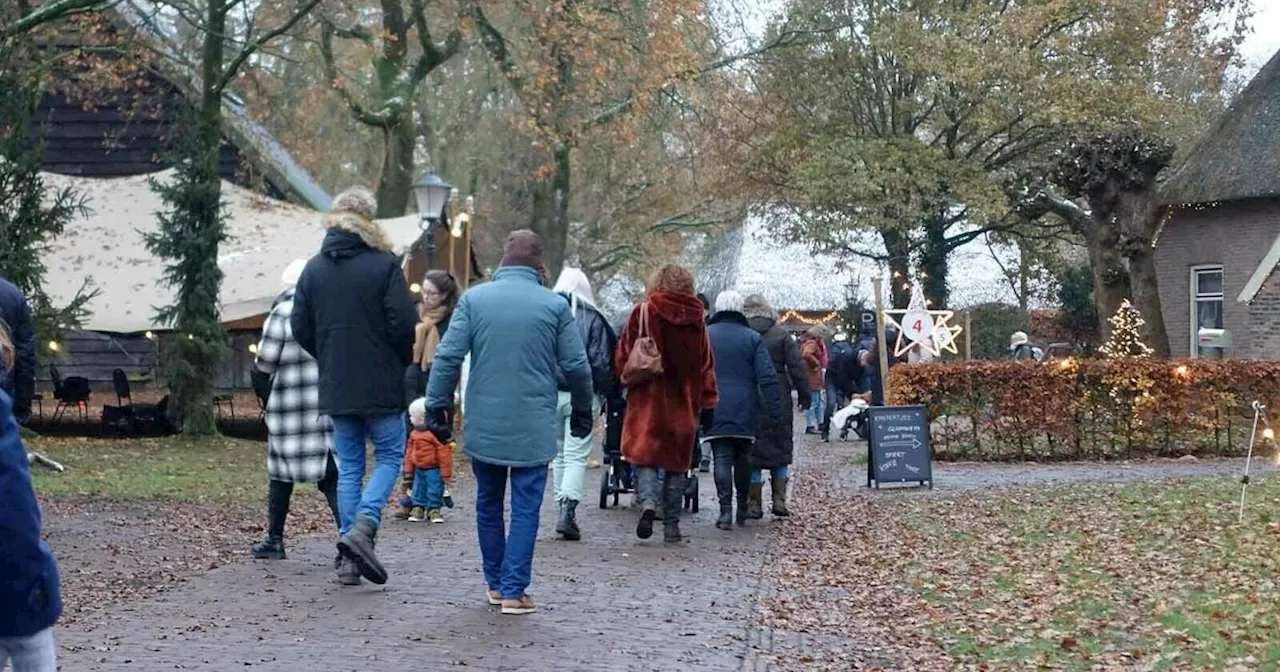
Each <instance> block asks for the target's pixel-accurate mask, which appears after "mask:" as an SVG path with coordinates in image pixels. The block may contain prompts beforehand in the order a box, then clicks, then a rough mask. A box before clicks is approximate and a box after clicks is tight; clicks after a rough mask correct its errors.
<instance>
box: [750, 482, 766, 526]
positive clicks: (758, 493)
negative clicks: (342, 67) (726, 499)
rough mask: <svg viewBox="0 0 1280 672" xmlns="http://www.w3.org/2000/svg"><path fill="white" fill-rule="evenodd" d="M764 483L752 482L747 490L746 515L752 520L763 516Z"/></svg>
mask: <svg viewBox="0 0 1280 672" xmlns="http://www.w3.org/2000/svg"><path fill="white" fill-rule="evenodd" d="M763 490H764V484H763V483H752V484H751V488H750V489H748V490H747V517H748V518H751V519H752V520H760V519H761V518H764V492H763Z"/></svg>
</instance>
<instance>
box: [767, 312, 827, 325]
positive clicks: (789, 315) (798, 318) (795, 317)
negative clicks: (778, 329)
mask: <svg viewBox="0 0 1280 672" xmlns="http://www.w3.org/2000/svg"><path fill="white" fill-rule="evenodd" d="M838 317H840V312H839V311H835V310H833V311H831V312H829V313H827V314H826V315H825V316H823V317H820V318H817V319H813V318H808V317H805V316H804V315H801V314H800V313H798V312H796V311H794V310H788V311H787V312H786V313H784V314H783V315H782V317H781V318H779V319H778V321H779V322H792V321H795V322H800V323H801V324H808V325H810V326H818V325H820V324H826V323H828V322H830V321H831V320H834V319H836V318H838Z"/></svg>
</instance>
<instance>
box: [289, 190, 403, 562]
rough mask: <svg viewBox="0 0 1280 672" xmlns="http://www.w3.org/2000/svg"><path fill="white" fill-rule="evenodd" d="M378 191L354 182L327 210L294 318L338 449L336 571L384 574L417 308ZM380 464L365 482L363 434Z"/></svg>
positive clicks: (296, 299)
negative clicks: (379, 218)
mask: <svg viewBox="0 0 1280 672" xmlns="http://www.w3.org/2000/svg"><path fill="white" fill-rule="evenodd" d="M375 210H376V206H375V202H374V199H373V194H372V193H371V192H370V191H369V190H368V189H364V188H362V187H356V188H352V189H348V190H347V191H344V192H342V193H341V194H339V195H338V196H337V198H335V199H334V201H333V211H332V212H331V213H330V214H328V215H326V216H325V218H324V224H325V227H326V228H327V229H328V230H327V231H326V233H325V237H324V242H322V243H321V245H320V253H319V254H317V255H315V256H314V257H312V258H311V260H310V261H308V262H307V265H306V268H304V269H303V271H302V275H301V277H299V278H298V285H297V288H296V289H295V290H294V296H293V313H292V314H291V316H290V319H289V323H290V326H291V327H292V328H293V337H294V338H295V339H296V340H297V342H298V345H300V346H301V347H302V349H303V350H305V351H306V352H307V353H308V354H310V355H311V356H312V357H314V358H315V359H316V363H317V367H318V370H319V391H320V406H319V412H320V413H323V414H325V415H328V416H329V417H330V418H331V419H332V421H333V448H334V452H335V453H336V454H337V457H338V513H339V516H340V519H341V524H340V529H339V532H340V534H341V539H340V540H339V541H338V551H339V552H340V553H341V554H342V556H343V558H344V559H345V560H344V561H343V562H342V563H340V566H339V567H338V578H339V580H340V581H341V582H342V583H344V584H348V585H355V584H358V583H360V577H362V576H363V577H364V578H366V579H368V580H370V581H372V582H374V583H376V584H382V583H386V581H387V570H386V568H385V567H383V566H382V562H381V561H380V560H379V559H378V556H377V554H376V552H375V550H374V547H375V545H376V542H377V536H378V527H379V526H380V525H381V523H382V510H383V508H384V507H385V506H386V504H387V498H388V497H390V496H391V491H392V489H393V488H394V487H395V483H396V479H397V478H399V476H400V467H401V465H402V464H403V461H404V447H405V435H406V426H405V420H404V412H405V408H406V406H407V403H406V401H405V394H404V371H405V367H407V366H409V364H410V363H411V362H412V361H413V337H414V325H415V324H417V322H418V313H417V311H416V310H415V309H414V307H413V301H412V300H411V299H410V296H409V285H408V283H407V282H405V278H404V273H403V272H402V271H401V270H400V262H399V260H398V259H397V258H396V255H395V254H394V253H393V252H392V249H391V242H390V241H389V240H388V239H387V236H386V234H385V233H384V232H383V230H382V227H380V226H378V224H377V222H375V221H374V220H373V215H374V211H375ZM370 439H372V441H373V445H374V467H373V473H372V474H371V475H370V477H369V482H368V484H367V485H365V486H364V489H363V491H362V490H361V484H362V483H363V481H364V475H365V461H366V448H365V446H366V443H367V441H369V440H370Z"/></svg>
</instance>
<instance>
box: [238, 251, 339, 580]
mask: <svg viewBox="0 0 1280 672" xmlns="http://www.w3.org/2000/svg"><path fill="white" fill-rule="evenodd" d="M306 263H307V262H306V261H305V260H302V259H299V260H297V261H295V262H293V263H292V264H289V266H288V267H287V268H286V269H285V271H284V274H283V275H282V276H281V279H280V280H281V284H282V285H283V286H284V289H283V291H281V292H280V294H279V296H277V297H276V299H275V303H274V305H273V306H272V307H271V312H270V313H269V314H267V319H266V321H265V322H263V324H262V340H260V341H258V353H257V355H256V356H255V357H254V359H253V365H254V368H255V369H257V370H258V371H260V372H262V373H263V374H266V375H268V376H270V377H271V394H270V395H268V396H267V406H266V409H265V414H264V416H263V417H264V419H265V420H266V423H267V538H266V540H264V541H262V542H261V543H258V544H254V546H253V548H252V549H251V552H252V553H253V557H255V558H258V559H261V560H283V559H284V557H285V549H284V524H285V518H287V517H288V515H289V501H290V500H291V499H292V498H293V485H294V484H295V483H315V484H316V487H317V488H319V489H320V492H322V493H324V498H325V501H327V502H328V503H329V511H330V512H331V513H332V514H333V522H334V528H335V531H337V530H338V529H340V528H341V519H340V517H339V516H338V466H337V464H336V463H335V462H334V459H333V422H332V421H330V419H329V416H327V415H325V414H323V413H321V411H320V369H319V367H317V366H316V360H315V358H313V357H312V356H311V355H309V354H307V352H306V351H305V350H303V349H302V347H301V346H299V345H298V342H297V341H296V340H295V339H294V338H293V328H292V327H291V326H290V324H289V322H290V318H291V316H292V314H293V306H294V301H293V298H294V292H295V286H296V285H297V282H298V278H299V277H301V275H302V269H303V268H304V267H305V266H306Z"/></svg>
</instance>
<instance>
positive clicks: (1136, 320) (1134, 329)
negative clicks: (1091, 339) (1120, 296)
mask: <svg viewBox="0 0 1280 672" xmlns="http://www.w3.org/2000/svg"><path fill="white" fill-rule="evenodd" d="M1107 321H1108V322H1110V323H1111V336H1110V337H1109V338H1108V339H1107V342H1106V343H1104V344H1103V345H1102V347H1101V348H1099V349H1098V351H1099V352H1101V353H1102V354H1103V355H1104V356H1106V358H1107V359H1120V358H1122V357H1150V356H1151V354H1152V353H1153V352H1155V351H1154V350H1152V349H1151V347H1150V346H1148V345H1147V344H1146V343H1143V342H1142V337H1141V330H1142V325H1144V324H1146V323H1147V321H1146V320H1144V319H1142V314H1141V313H1139V312H1138V309H1137V308H1134V307H1133V304H1131V303H1129V299H1125V300H1124V301H1123V302H1121V303H1120V307H1119V308H1118V309H1116V314H1115V315H1112V316H1111V317H1110V318H1108V319H1107Z"/></svg>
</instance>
